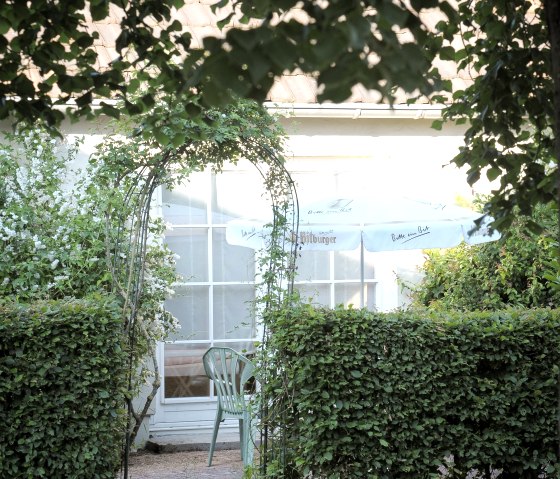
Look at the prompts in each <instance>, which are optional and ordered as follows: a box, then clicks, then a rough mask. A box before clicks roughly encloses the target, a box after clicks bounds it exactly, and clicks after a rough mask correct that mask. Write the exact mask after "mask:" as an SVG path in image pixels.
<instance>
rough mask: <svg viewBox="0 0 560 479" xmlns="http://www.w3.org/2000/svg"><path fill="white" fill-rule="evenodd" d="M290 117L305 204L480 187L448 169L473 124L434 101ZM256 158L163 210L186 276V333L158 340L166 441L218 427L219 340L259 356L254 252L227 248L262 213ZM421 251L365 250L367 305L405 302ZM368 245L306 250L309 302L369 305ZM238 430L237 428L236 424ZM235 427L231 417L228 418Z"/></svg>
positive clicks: (293, 109)
mask: <svg viewBox="0 0 560 479" xmlns="http://www.w3.org/2000/svg"><path fill="white" fill-rule="evenodd" d="M269 106H270V109H271V110H272V111H280V112H282V113H283V114H284V115H285V116H283V118H282V119H281V120H280V121H281V122H282V124H283V126H284V128H285V130H286V132H287V134H288V140H287V145H286V146H287V149H286V152H285V153H286V158H287V169H288V170H289V171H290V173H291V175H292V178H293V179H294V181H295V182H296V187H297V192H298V197H299V199H300V201H301V202H307V201H312V200H314V199H317V198H323V197H325V196H330V197H335V198H344V197H349V196H356V195H364V196H367V195H368V194H372V193H377V194H379V193H387V194H406V195H407V196H410V197H415V198H419V199H429V200H432V201H434V200H435V201H438V202H445V203H450V204H453V203H456V202H457V201H458V200H460V201H463V202H465V201H466V202H468V201H470V200H471V199H472V198H473V195H474V193H475V192H474V191H473V190H472V189H471V187H470V186H469V185H468V184H467V182H466V176H465V174H464V172H461V171H459V170H458V169H457V168H456V167H455V166H453V165H451V164H450V161H451V159H452V158H453V157H454V155H455V154H456V153H457V152H458V148H459V146H460V145H461V144H462V138H463V130H462V129H461V128H459V127H456V126H453V125H448V126H446V127H444V128H443V129H442V130H441V131H437V130H434V129H432V128H431V123H432V121H433V119H434V118H438V117H439V116H440V110H439V109H437V108H431V107H428V106H419V107H417V108H410V107H401V108H398V107H397V108H395V109H389V108H388V107H386V106H380V105H361V106H360V105H357V104H347V105H330V106H319V105H299V106H298V105H294V104H292V105H289V108H287V107H286V105H280V106H277V105H276V106H275V105H269ZM260 183H261V180H260V178H259V175H258V173H257V171H256V170H255V168H254V167H253V166H252V165H251V164H248V163H247V164H243V163H240V164H239V165H237V166H235V167H234V166H231V167H226V168H225V170H224V172H223V173H220V174H218V175H215V174H212V173H211V172H209V171H208V172H203V173H199V174H196V175H195V176H193V177H192V178H191V180H190V181H189V182H187V183H185V184H184V185H182V186H181V187H179V188H177V189H176V190H174V191H162V192H161V196H160V208H159V210H160V214H162V215H163V216H164V218H165V219H166V221H168V222H169V223H170V225H171V227H170V229H169V230H168V233H167V243H168V244H169V246H170V247H171V249H172V250H173V251H175V252H176V253H177V254H178V255H179V256H180V259H179V260H178V265H177V268H178V272H179V273H181V275H182V276H183V278H184V281H183V282H182V283H181V284H178V285H177V288H176V295H175V297H174V298H173V299H171V300H169V301H168V302H167V307H168V309H169V310H170V311H171V312H172V313H173V314H174V315H175V316H176V317H177V318H178V320H179V322H180V324H181V330H180V331H179V332H178V333H177V334H176V335H175V336H174V337H173V338H170V341H169V342H166V343H165V344H161V345H159V347H158V355H159V361H160V364H161V365H162V367H161V374H162V384H163V386H162V388H161V389H160V391H159V393H158V395H157V398H156V400H155V403H154V404H153V409H152V412H153V414H152V415H151V416H150V419H149V434H150V435H151V436H152V437H161V436H167V435H174V434H188V433H189V431H200V430H205V429H211V428H212V426H213V420H214V416H215V407H216V405H215V402H216V399H215V397H214V392H213V390H212V389H213V388H211V386H210V383H209V381H208V379H207V378H206V376H205V375H204V370H203V367H202V362H201V356H202V354H203V353H204V351H205V350H206V349H207V348H208V347H210V346H215V345H218V346H221V345H226V346H230V347H232V348H234V349H237V350H241V351H248V352H250V351H251V350H253V348H254V347H253V344H254V341H255V340H258V339H259V338H258V331H259V328H258V320H257V319H256V317H255V314H254V311H253V308H252V300H254V299H255V275H256V274H257V272H258V271H257V268H256V258H255V255H256V254H257V253H256V252H255V251H254V250H252V249H250V248H246V247H241V246H233V245H230V244H228V243H227V241H226V235H225V229H226V224H227V222H228V221H230V220H232V219H238V218H247V217H255V216H258V214H259V213H260V212H262V211H264V210H266V208H267V207H268V204H267V201H266V195H265V194H264V190H262V188H260V187H259V185H260ZM422 260H423V254H422V252H421V251H403V252H391V253H370V252H367V251H366V252H365V253H364V265H365V267H364V283H365V288H364V298H363V301H364V306H365V307H367V308H369V309H372V310H378V311H389V310H392V309H395V308H398V307H401V306H403V305H404V304H405V303H406V297H405V296H404V295H403V292H402V288H401V286H400V282H401V281H405V282H407V281H414V280H415V279H416V278H417V277H418V269H417V268H418V265H419V264H421V262H422ZM360 262H361V258H360V251H359V249H357V250H355V251H339V252H334V251H331V252H326V251H321V252H318V251H307V252H304V253H302V255H301V257H300V258H298V264H297V269H298V276H297V278H296V287H297V288H298V289H299V290H300V291H301V292H302V296H303V297H305V298H309V300H310V301H312V302H314V303H316V304H321V305H326V306H330V307H334V306H335V305H338V304H344V305H346V306H349V305H353V306H354V307H359V305H360V288H361V285H360V274H361V272H360ZM231 425H232V427H234V426H236V424H233V423H231ZM225 427H227V424H226V425H225Z"/></svg>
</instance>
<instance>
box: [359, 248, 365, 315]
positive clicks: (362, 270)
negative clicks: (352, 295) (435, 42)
mask: <svg viewBox="0 0 560 479" xmlns="http://www.w3.org/2000/svg"><path fill="white" fill-rule="evenodd" d="M365 279H366V275H365V264H364V238H361V239H360V307H361V308H363V307H364V303H365V291H364V288H365Z"/></svg>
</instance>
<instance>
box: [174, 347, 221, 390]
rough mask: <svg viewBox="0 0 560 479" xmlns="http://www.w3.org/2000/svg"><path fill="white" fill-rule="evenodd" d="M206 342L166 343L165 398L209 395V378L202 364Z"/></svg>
mask: <svg viewBox="0 0 560 479" xmlns="http://www.w3.org/2000/svg"><path fill="white" fill-rule="evenodd" d="M207 349H208V345H207V344H166V345H165V349H164V358H165V360H164V384H165V388H164V392H165V397H166V398H176V397H200V396H209V395H210V380H209V379H208V378H207V377H206V373H205V372H204V366H203V365H202V355H203V354H204V353H205V352H206V350H207Z"/></svg>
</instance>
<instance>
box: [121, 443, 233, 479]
mask: <svg viewBox="0 0 560 479" xmlns="http://www.w3.org/2000/svg"><path fill="white" fill-rule="evenodd" d="M207 461H208V452H206V451H188V452H174V453H168V454H154V453H150V452H139V453H135V454H132V455H131V456H130V463H129V469H128V477H129V479H241V478H242V477H243V463H242V462H241V457H240V454H239V450H222V451H216V452H215V453H214V458H213V459H212V466H211V467H208V466H207V465H206V464H207Z"/></svg>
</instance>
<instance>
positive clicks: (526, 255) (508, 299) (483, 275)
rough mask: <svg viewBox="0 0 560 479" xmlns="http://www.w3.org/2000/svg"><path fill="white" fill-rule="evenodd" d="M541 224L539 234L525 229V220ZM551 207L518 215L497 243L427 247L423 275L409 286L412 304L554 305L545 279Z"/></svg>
mask: <svg viewBox="0 0 560 479" xmlns="http://www.w3.org/2000/svg"><path fill="white" fill-rule="evenodd" d="M529 221H534V222H536V223H537V224H539V225H541V227H542V228H543V232H542V233H541V234H539V235H536V234H533V233H530V232H529V231H528V227H527V225H528V222H529ZM557 225H558V220H557V213H556V209H555V208H553V207H551V206H540V207H538V208H536V209H535V213H534V216H533V218H525V217H522V216H520V217H518V218H517V220H516V221H515V223H514V225H513V226H512V227H511V229H510V230H509V231H508V232H507V236H505V237H504V238H502V239H501V240H499V241H496V242H493V243H487V244H483V245H478V246H468V245H463V246H459V247H457V248H452V249H449V250H443V251H436V250H432V251H429V252H428V253H427V261H426V262H425V263H424V265H423V266H422V272H423V273H424V277H423V279H422V281H421V283H420V284H419V285H417V286H415V287H413V295H412V296H413V300H414V301H413V303H414V305H415V306H428V307H430V308H433V309H441V310H446V309H455V310H463V311H473V310H497V309H502V308H504V307H521V308H533V307H550V306H553V305H555V304H557V303H558V300H559V299H560V294H559V291H558V290H555V289H553V288H551V287H550V283H549V282H548V280H547V278H546V273H547V270H548V269H550V266H549V264H550V262H551V261H552V260H553V259H554V258H555V254H556V253H555V251H556V250H555V247H554V244H553V242H551V241H550V237H551V236H552V237H554V235H555V232H556V230H557Z"/></svg>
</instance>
